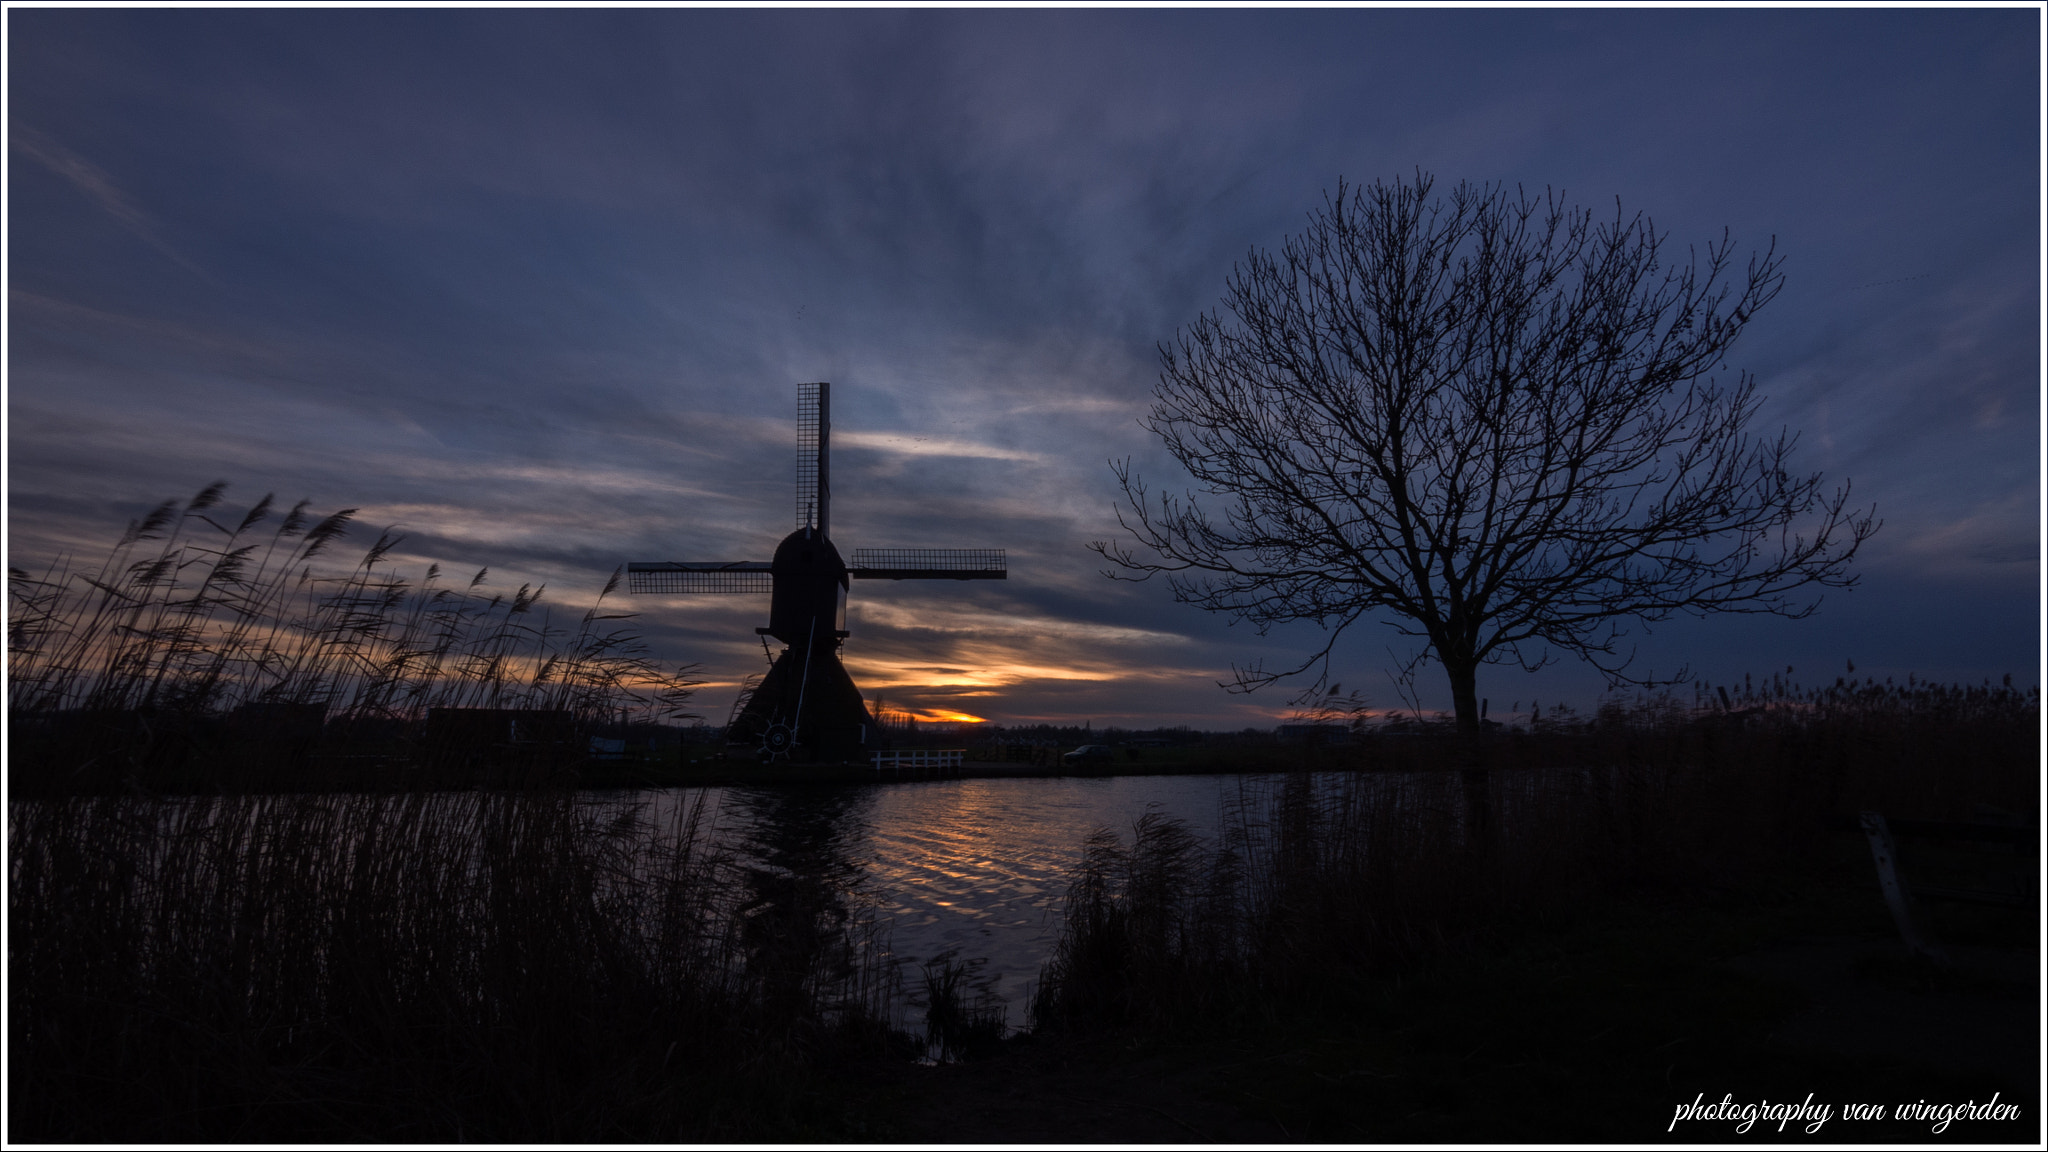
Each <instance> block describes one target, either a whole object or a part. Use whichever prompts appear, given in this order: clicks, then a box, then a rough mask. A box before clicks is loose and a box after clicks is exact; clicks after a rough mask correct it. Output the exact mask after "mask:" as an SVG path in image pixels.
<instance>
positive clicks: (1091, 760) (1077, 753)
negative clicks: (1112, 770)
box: [1060, 744, 1116, 764]
mask: <svg viewBox="0 0 2048 1152" xmlns="http://www.w3.org/2000/svg"><path fill="white" fill-rule="evenodd" d="M1114 759H1116V750H1115V749H1114V748H1111V747H1110V746H1109V745H1107V744H1083V745H1081V746H1080V747H1079V748H1076V749H1074V750H1073V751H1072V752H1069V753H1067V754H1066V755H1065V756H1062V757H1060V760H1061V762H1063V763H1067V764H1107V763H1109V762H1110V761H1111V760H1114Z"/></svg>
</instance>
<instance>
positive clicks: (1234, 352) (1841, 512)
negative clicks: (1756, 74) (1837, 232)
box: [1093, 173, 1878, 732]
mask: <svg viewBox="0 0 2048 1152" xmlns="http://www.w3.org/2000/svg"><path fill="white" fill-rule="evenodd" d="M1431 185H1432V180H1431V178H1430V177H1428V176H1427V175H1424V174H1422V173H1417V175H1416V178H1415V180H1414V181H1413V182H1412V183H1410V182H1406V181H1401V180H1396V181H1395V182H1393V183H1392V184H1385V183H1375V184H1373V185H1372V186H1371V187H1359V188H1355V189H1351V190H1350V191H1349V192H1348V194H1347V190H1346V188H1345V186H1344V185H1343V184H1339V185H1338V187H1337V194H1336V195H1335V196H1334V197H1329V198H1326V200H1325V203H1324V205H1323V207H1322V208H1321V209H1320V210H1319V211H1317V212H1315V213H1313V214H1312V216H1311V218H1310V224H1309V227H1308V229H1307V231H1305V232H1304V233H1302V234H1301V235H1299V236H1296V237H1293V238H1291V239H1289V240H1288V241H1287V243H1286V244H1285V246H1284V247H1282V249H1281V251H1280V253H1279V255H1278V256H1277V257H1276V256H1274V255H1272V254H1270V253H1266V252H1256V251H1255V252H1254V253H1252V255H1251V256H1250V258H1249V259H1248V260H1247V261H1246V262H1245V263H1243V264H1240V265H1239V266H1238V267H1237V268H1236V269H1235V270H1234V271H1233V272H1232V274H1231V277H1230V279H1229V281H1228V284H1227V290H1226V293H1225V296H1224V308H1225V309H1226V310H1227V313H1228V315H1227V316H1219V315H1218V314H1216V313H1211V314H1209V315H1205V316H1203V317H1201V318H1200V319H1198V320H1197V321H1196V322H1195V323H1194V324H1193V325H1192V326H1190V327H1189V328H1187V329H1185V330H1183V331H1182V332H1181V333H1179V334H1178V336H1177V338H1176V339H1175V340H1174V341H1173V342H1172V343H1171V344H1170V345H1164V346H1162V347H1161V349H1160V354H1161V358H1162V362H1163V371H1162V373H1161V375H1160V380H1159V385H1158V388H1157V389H1156V392H1155V396H1156V401H1157V402H1156V403H1155V404H1154V406H1153V408H1152V412H1151V416H1150V419H1149V420H1148V421H1147V426H1148V427H1150V428H1151V429H1152V430H1153V431H1154V432H1156V433H1157V434H1158V435H1159V436H1160V437H1161V438H1162V439H1163V440H1164V442H1165V446H1166V448H1167V450H1168V451H1169V452H1171V453H1172V454H1173V456H1174V458H1175V459H1177V460H1178V461H1179V462H1180V463H1181V464H1182V465H1183V466H1185V467H1186V468H1187V470H1188V472H1189V473H1190V474H1192V476H1193V477H1194V480H1195V483H1196V485H1197V486H1198V489H1199V490H1198V491H1193V492H1189V493H1187V494H1185V495H1181V496H1174V495H1171V494H1165V493H1155V492H1153V491H1151V490H1150V489H1148V487H1147V486H1146V484H1145V482H1144V481H1143V480H1142V479H1141V478H1140V477H1139V476H1138V475H1137V474H1136V473H1135V472H1134V471H1133V469H1132V466H1131V464H1130V463H1129V462H1128V461H1126V462H1124V463H1123V464H1121V465H1117V466H1116V476H1117V480H1118V481H1119V483H1120V484H1121V485H1122V487H1123V491H1124V496H1125V498H1126V501H1127V509H1125V510H1121V511H1120V512H1119V518H1120V520H1121V521H1122V523H1123V525H1124V527H1125V529H1126V530H1127V531H1129V532H1130V533H1131V535H1132V536H1134V537H1135V538H1136V541H1137V544H1138V545H1139V546H1140V548H1139V549H1138V550H1136V551H1134V550H1132V549H1131V548H1130V547H1127V546H1126V544H1124V543H1120V542H1115V541H1105V542H1098V543H1096V544H1095V545H1093V547H1094V548H1095V550H1096V551H1098V552H1100V553H1102V555H1103V556H1104V557H1105V558H1107V559H1108V560H1110V561H1111V562H1112V563H1113V565H1114V568H1112V569H1111V570H1110V571H1109V573H1108V574H1109V575H1111V576H1120V577H1123V578H1130V579H1146V578H1149V577H1151V576H1152V575H1154V574H1156V573H1161V572H1164V573H1166V574H1167V575H1168V579H1169V581H1170V583H1171V585H1172V587H1173V590H1174V594H1175V597H1176V599H1177V600H1179V601H1181V602H1183V603H1188V604H1194V605H1197V606H1199V607H1202V608H1205V609H1209V610H1211V611H1218V612H1226V613H1230V614H1232V615H1235V616H1237V617H1240V618H1242V619H1244V620H1246V621H1249V622H1250V623H1252V624H1253V625H1255V626H1256V627H1257V628H1258V630H1259V631H1260V632H1261V634H1263V633H1264V632H1265V631H1266V630H1267V629H1268V628H1270V627H1272V626H1273V625H1276V624H1282V623H1286V622H1289V621H1297V620H1313V621H1315V622H1316V623H1317V624H1319V625H1321V626H1323V627H1324V628H1325V629H1326V641H1327V642H1326V643H1325V644H1324V645H1323V648H1322V650H1321V651H1319V652H1318V653H1316V654H1315V656H1313V657H1311V658H1310V659H1309V660H1308V661H1307V662H1305V663H1304V664H1302V665H1301V666H1300V667H1297V668H1293V669H1290V670H1287V671H1282V672H1271V671H1268V670H1266V669H1265V668H1264V667H1263V666H1261V665H1258V664H1254V665H1252V666H1251V667H1249V668H1245V669H1240V670H1239V671H1238V672H1237V678H1236V684H1235V685H1234V687H1236V688H1239V689H1242V690H1246V691H1249V690H1251V689H1253V688H1256V687H1258V686H1260V685H1263V684H1267V683H1270V682H1272V681H1275V680H1280V679H1284V678H1286V677H1291V676H1297V675H1300V674H1303V673H1306V672H1308V671H1309V670H1310V669H1312V668H1315V667H1316V666H1317V665H1318V664H1320V665H1321V669H1322V671H1321V674H1320V675H1319V676H1318V678H1317V683H1318V684H1320V683H1321V682H1322V681H1323V680H1325V679H1327V676H1328V672H1329V660H1330V654H1331V651H1332V649H1333V648H1334V647H1335V645H1336V644H1337V642H1338V640H1339V639H1340V638H1341V637H1342V636H1343V634H1344V632H1345V630H1346V629H1347V628H1349V627H1350V626H1351V625H1353V624H1354V623H1357V622H1358V621H1360V620H1361V619H1374V618H1378V619H1387V620H1388V621H1389V622H1391V623H1392V624H1394V626H1395V627H1397V628H1398V629H1399V630H1400V631H1401V632H1402V633H1404V634H1406V635H1409V636H1413V637H1418V638H1420V639H1422V640H1423V641H1425V642H1426V643H1425V644H1424V646H1423V647H1422V649H1421V652H1420V653H1419V657H1420V658H1431V657H1433V658H1434V659H1435V660H1437V661H1438V662H1440V663H1441V664H1442V665H1443V667H1444V670H1445V671H1446V672H1447V673H1448V674H1449V677H1450V681H1451V695H1452V698H1453V700H1454V701H1455V702H1456V708H1457V719H1458V724H1459V726H1460V727H1461V728H1462V729H1463V730H1465V731H1468V732H1470V731H1476V730H1477V729H1478V727H1479V720H1480V718H1479V705H1478V701H1477V700H1476V699H1475V695H1476V693H1475V679H1476V673H1477V670H1478V668H1479V666H1480V665H1482V664H1487V663H1499V662H1506V661H1512V662H1515V663H1518V664H1520V665H1521V666H1522V667H1524V668H1527V669H1530V670H1532V671H1533V670H1535V669H1536V668H1539V667H1542V666H1543V665H1544V664H1545V663H1548V662H1549V661H1551V660H1553V659H1555V658H1556V656H1557V654H1559V653H1564V654H1569V655H1571V656H1575V657H1580V658H1583V659H1586V660H1588V661H1591V662H1592V663H1593V664H1594V665H1596V666H1597V667H1598V668H1599V669H1600V670H1601V671H1602V672H1604V673H1606V674H1607V676H1608V677H1609V679H1610V682H1622V681H1633V682H1639V683H1640V682H1646V681H1647V680H1648V679H1649V678H1648V677H1639V676H1636V675H1634V674H1633V673H1632V671H1631V664H1632V662H1633V658H1634V655H1635V653H1634V651H1633V649H1627V650H1625V649H1624V646H1623V644H1622V641H1623V640H1624V638H1625V637H1626V636H1627V634H1628V627H1629V625H1630V624H1631V623H1636V624H1650V623H1655V622H1658V621H1663V620H1666V619H1669V618H1671V617H1673V616H1677V615H1680V614H1690V615H1706V614H1710V613H1716V612H1749V613H1770V614H1774V615H1779V616H1786V617H1792V618H1798V617H1803V616H1806V615H1809V614H1811V613H1812V612H1813V611H1814V610H1815V609H1816V608H1817V607H1819V604H1820V600H1819V595H1818V592H1819V589H1820V588H1823V587H1848V586H1850V585H1852V584H1853V583H1854V582H1855V577H1853V576H1852V575H1850V574H1849V563H1850V560H1851V559H1852V558H1853V557H1854V556H1855V554H1856V550H1857V548H1858V547H1859V546H1860V545H1861V544H1862V543H1863V541H1864V540H1866V539H1868V538H1869V537H1870V535H1871V533H1872V532H1874V531H1876V529H1877V527H1878V523H1877V521H1876V520H1875V519H1874V517H1873V514H1872V512H1871V511H1865V510H1857V509H1852V508H1851V507H1850V505H1849V490H1848V487H1847V485H1846V484H1845V485H1843V486H1842V487H1841V488H1840V489H1838V490H1834V491H1825V490H1824V489H1823V488H1822V484H1821V477H1820V475H1819V474H1818V473H1814V474H1800V473H1798V472H1795V471H1794V470H1793V468H1792V463H1791V457H1792V450H1793V447H1794V444H1795V442H1796V439H1797V437H1795V436H1793V435H1791V434H1789V433H1784V432H1781V433H1780V434H1779V435H1777V436H1776V437H1775V438H1772V437H1757V436H1753V435H1752V434H1751V433H1750V432H1749V431H1748V430H1747V429H1748V425H1749V424H1750V423H1751V422H1752V420H1753V418H1754V417H1755V415H1756V412H1757V407H1758V404H1759V403H1760V400H1761V398H1760V397H1758V396H1757V394H1756V384H1755V380H1754V379H1753V378H1752V377H1751V376H1749V375H1748V374H1746V373H1743V374H1738V376H1737V378H1736V379H1735V381H1734V382H1733V383H1732V384H1725V385H1724V384H1722V383H1719V382H1717V380H1716V379H1715V377H1714V376H1713V373H1715V372H1717V371H1719V370H1721V369H1722V368H1723V366H1724V359H1725V357H1726V354H1727V352H1728V349H1729V347H1730V346H1731V345H1732V344H1733V343H1734V341H1735V338H1736V336H1737V335H1739V334H1740V333H1741V331H1742V329H1743V326H1744V325H1745V324H1747V323H1748V322H1749V320H1750V318H1751V317H1753V316H1754V315H1755V314H1756V312H1757V310H1758V309H1759V308H1761V307H1763V306H1764V305H1765V304H1767V303H1769V302H1770V300H1771V299H1772V297H1774V296H1776V295H1777V293H1778V290H1779V287H1780V286H1781V284H1782V280H1783V277H1782V276H1781V274H1780V272H1779V265H1780V263H1781V259H1780V258H1779V257H1778V256H1777V254H1776V245H1775V243H1773V245H1772V247H1771V249H1770V250H1769V251H1767V252H1765V253H1764V254H1762V255H1761V256H1755V255H1752V256H1751V257H1750V258H1749V260H1748V262H1747V266H1746V268H1742V269H1738V267H1737V265H1736V264H1735V261H1734V256H1733V244H1732V243H1731V242H1730V241H1729V239H1728V238H1727V236H1726V234H1725V233H1724V235H1723V237H1722V240H1721V242H1720V243H1718V244H1710V245H1708V246H1707V247H1706V249H1705V251H1704V253H1703V254H1702V253H1700V252H1698V251H1689V252H1688V253H1687V256H1686V259H1685V260H1684V261H1683V262H1682V263H1681V262H1674V261H1672V260H1671V259H1670V254H1669V253H1668V252H1667V251H1666V250H1665V246H1664V239H1665V238H1664V237H1663V236H1661V235H1659V234H1658V233H1657V231H1656V230H1655V227H1654V225H1653V224H1652V222H1651V221H1650V220H1648V219H1647V218H1645V217H1643V216H1641V215H1636V216H1624V215H1623V214H1622V212H1621V209H1620V206H1619V204H1617V206H1616V210H1615V215H1614V216H1613V218H1612V219H1611V220H1605V219H1603V220H1598V221H1596V219H1595V217H1594V214H1593V212H1591V211H1590V210H1584V209H1579V208H1576V207H1569V206H1567V205H1566V204H1565V203H1564V202H1563V201H1562V199H1561V198H1560V197H1559V196H1558V195H1555V194H1551V193H1546V194H1545V195H1544V196H1543V197H1541V198H1535V197H1531V196H1529V195H1526V194H1524V193H1522V192H1520V191H1519V190H1517V191H1516V192H1515V193H1514V194H1513V195H1510V194H1509V193H1508V192H1507V191H1506V190H1505V189H1502V188H1499V187H1494V186H1480V187H1474V186H1472V185H1469V184H1461V185H1459V186H1458V188H1457V189H1456V190H1454V191H1453V192H1451V194H1450V196H1449V198H1448V200H1445V199H1442V198H1438V199H1431V197H1430V189H1431ZM1219 505H1220V507H1219ZM1681 675H1682V673H1681Z"/></svg>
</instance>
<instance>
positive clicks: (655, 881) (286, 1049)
mask: <svg viewBox="0 0 2048 1152" xmlns="http://www.w3.org/2000/svg"><path fill="white" fill-rule="evenodd" d="M8 823H9V828H8V832H9V836H8V843H9V863H10V871H11V879H12V885H11V892H10V906H9V913H10V926H11V934H10V949H11V954H10V959H9V977H10V979H9V1030H10V1035H9V1041H10V1055H11V1056H12V1059H11V1061H10V1064H9V1067H10V1073H9V1074H10V1089H11V1100H12V1103H11V1105H10V1114H9V1121H10V1131H11V1133H12V1135H13V1136H14V1138H16V1139H20V1140H26V1141H31V1142H93V1143H127V1142H132V1141H179V1142H183V1141H190V1142H195V1143H197V1142H206V1143H213V1142H219V1141H246V1140H267V1141H283V1140H294V1141H306V1140H313V1141H328V1142H351V1143H353V1142H366V1141H373V1140H374V1141H384V1140H404V1141H408V1142H450V1141H488V1142H508V1143H509V1142H520V1143H524V1142H528V1141H573V1142H577V1143H604V1142H611V1141H632V1142H677V1141H690V1140H703V1139H713V1138H723V1139H749V1138H783V1139H791V1138H802V1137H805V1136H811V1137H815V1136H816V1135H817V1134H818V1132H819V1131H821V1130H822V1131H828V1132H829V1131H831V1130H832V1128H831V1125H832V1122H833V1118H832V1117H831V1116H829V1115H828V1116H824V1117H822V1118H821V1117H819V1116H818V1115H817V1112H818V1108H817V1107H816V1106H815V1100H814V1097H813V1096H812V1095H808V1094H807V1091H806V1090H807V1087H808V1086H810V1085H811V1084H812V1082H813V1080H814V1078H815V1076H814V1074H815V1072H816V1071H817V1069H819V1068H820V1067H822V1066H825V1065H828V1064H830V1063H831V1062H832V1061H834V1060H837V1059H842V1058H847V1057H851V1056H872V1055H875V1054H877V1053H880V1052H883V1051H890V1050H894V1049H891V1047H890V1046H891V1044H892V1043H894V1044H896V1045H897V1048H900V1047H901V1043H902V1042H901V1041H899V1040H893V1039H892V1037H891V1035H890V1033H889V1032H888V1029H887V1028H886V1026H885V1025H884V1024H883V1023H881V1022H882V1021H885V1020H887V1019H888V1012H889V1009H890V1003H891V998H892V997H893V995H894V989H893V987H892V986H891V985H890V983H889V980H888V978H887V972H886V971H885V970H884V968H883V967H882V966H880V965H878V964H876V963H874V962H872V961H871V959H870V958H871V957H872V955H873V952H872V950H871V949H870V950H866V951H863V950H862V949H861V948H860V947H859V944H860V939H859V933H858V932H857V931H854V930H853V929H851V928H847V927H844V926H841V927H839V928H837V929H835V930H834V931H830V932H817V931H810V930H808V929H814V928H815V927H816V924H815V923H810V922H811V921H816V920H817V910H816V909H815V908H809V907H808V906H805V905H802V903H801V902H791V901H781V902H765V903H764V902H762V901H759V900H755V901H752V902H751V903H750V902H749V901H748V900H747V899H746V892H747V885H746V884H745V882H744V880H743V878H739V877H736V876H735V875H734V874H733V873H734V869H733V864H732V861H731V860H729V859H728V858H726V857H725V856H724V855H723V854H722V853H720V852H718V851H714V850H712V849H711V848H710V844H711V838H710V836H709V835H708V832H709V830H708V829H707V827H706V817H705V812H704V809H703V807H702V804H701V801H700V802H699V803H697V804H681V805H676V806H674V807H672V808H670V809H668V810H666V811H657V810H655V809H654V808H653V807H651V806H650V805H649V804H647V803H618V802H597V801H592V800H590V799H588V798H584V799H578V798H576V797H574V796H572V795H570V794H567V793H548V792H516V793H495V794H494V793H486V792H466V793H442V794H436V795H426V794H417V793H416V794H409V795H396V796H374V795H362V794H355V795H330V796H303V795H290V796H213V797H195V798H192V799H189V800H184V801H175V802H162V801H151V800H147V799H143V798H139V797H133V796H80V797H65V798H58V799H49V800H29V801H19V800H18V801H15V802H13V803H12V804H11V805H10V807H9V811H8ZM797 921H806V923H804V924H798V923H797ZM763 940H775V941H779V942H781V944H780V945H778V949H779V950H777V951H774V952H773V954H772V955H770V954H769V952H768V950H767V949H765V948H764V946H763V945H762V944H761V943H760V941H763ZM792 940H797V941H810V945H809V946H808V948H807V951H806V954H805V955H803V956H792V955H789V954H788V953H789V952H790V947H789V944H788V942H789V941H792Z"/></svg>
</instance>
